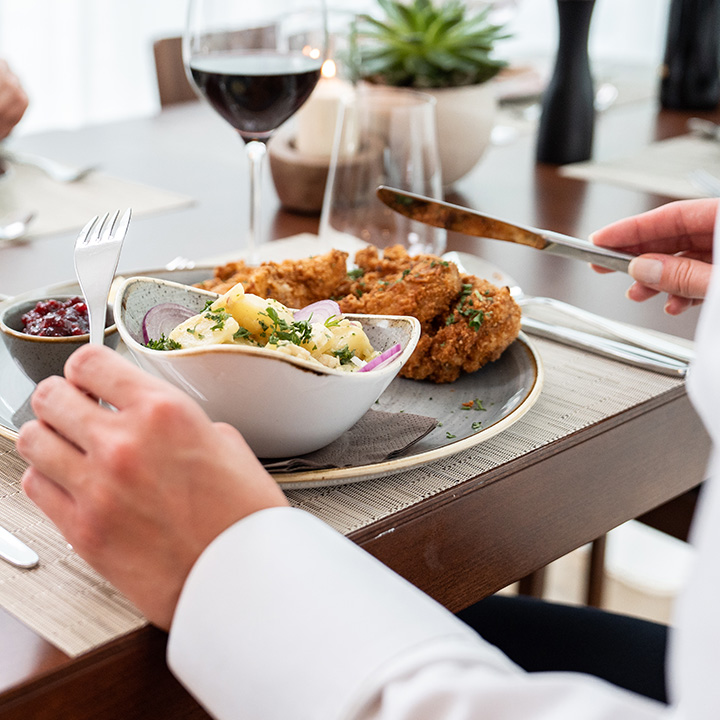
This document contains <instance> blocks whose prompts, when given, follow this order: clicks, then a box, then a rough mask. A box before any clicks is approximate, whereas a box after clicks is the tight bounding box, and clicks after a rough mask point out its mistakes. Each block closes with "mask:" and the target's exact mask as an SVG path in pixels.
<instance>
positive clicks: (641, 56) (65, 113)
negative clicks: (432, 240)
mask: <svg viewBox="0 0 720 720" xmlns="http://www.w3.org/2000/svg"><path fill="white" fill-rule="evenodd" d="M248 1H249V0H238V2H248ZM482 1H483V0H469V2H482ZM497 1H499V2H500V4H501V5H502V6H503V8H502V9H503V11H510V14H511V15H512V19H511V21H510V29H511V30H512V31H513V32H514V37H513V39H512V40H509V41H506V42H505V43H504V44H503V45H501V46H500V48H499V53H498V54H501V55H502V56H503V57H505V58H508V59H515V58H517V59H523V58H527V57H543V56H544V57H552V54H553V53H554V50H555V46H556V38H557V33H556V0H497ZM668 3H669V0H631V2H628V0H596V4H595V10H594V14H593V21H592V31H591V40H590V48H591V55H592V57H593V60H596V59H598V60H603V61H604V60H618V61H622V62H631V63H638V64H643V65H653V66H657V65H658V64H659V63H660V60H661V58H662V50H663V46H664V40H665V38H664V35H665V24H666V17H667V8H668ZM329 4H330V5H331V6H332V7H339V8H347V9H352V10H359V9H364V8H367V7H373V6H374V3H373V2H372V0H329ZM185 7H186V2H185V0H0V56H4V57H5V58H6V59H7V60H8V61H9V62H10V63H11V65H12V66H13V68H14V69H15V71H16V72H17V74H18V75H20V77H21V79H22V80H23V83H24V85H25V87H26V89H27V91H28V94H29V95H30V98H31V108H30V110H29V111H28V113H27V115H26V117H25V118H24V119H23V122H22V123H21V126H20V127H19V128H18V132H21V133H28V132H35V131H39V130H43V129H46V128H56V127H74V126H77V125H82V124H86V123H88V124H92V123H99V122H106V121H109V120H113V119H118V118H126V117H133V116H140V115H148V114H151V113H154V112H157V110H158V107H159V104H158V100H157V89H156V85H155V68H154V65H153V60H152V50H151V48H152V41H153V40H154V39H155V38H157V37H161V36H164V35H177V34H179V33H180V32H181V31H182V27H183V24H184V20H185Z"/></svg>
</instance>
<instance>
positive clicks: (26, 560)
mask: <svg viewBox="0 0 720 720" xmlns="http://www.w3.org/2000/svg"><path fill="white" fill-rule="evenodd" d="M0 558H2V559H3V560H6V561H7V562H9V563H10V564H11V565H15V566H16V567H19V568H27V569H29V568H33V567H35V566H36V565H37V564H38V563H39V562H40V558H39V557H38V555H37V553H36V552H35V551H34V550H33V549H32V548H29V547H28V546H27V545H26V544H25V543H24V542H23V541H22V540H18V538H16V537H15V536H14V535H13V534H12V533H11V532H8V531H7V530H6V529H5V528H3V527H0Z"/></svg>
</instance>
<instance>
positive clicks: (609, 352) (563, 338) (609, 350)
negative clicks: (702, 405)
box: [522, 317, 688, 377]
mask: <svg viewBox="0 0 720 720" xmlns="http://www.w3.org/2000/svg"><path fill="white" fill-rule="evenodd" d="M522 327H523V330H526V331H527V332H529V333H531V334H534V335H538V336H539V337H544V338H548V339H549V340H555V341H557V342H561V343H563V344H565V345H570V346H571V347H576V348H580V349H581V350H587V351H588V352H592V353H595V354H596V355H601V356H603V357H608V358H612V359H613V360H620V361H622V362H624V363H627V364H629V365H634V366H635V367H640V368H644V369H645V370H653V371H654V372H659V373H662V374H664V375H676V376H678V377H685V376H686V375H687V371H688V366H687V363H684V362H681V361H680V360H675V359H673V358H670V357H667V356H665V355H660V354H658V353H654V352H651V351H650V350H643V349H642V348H639V347H636V346H633V345H627V344H625V343H621V342H617V341H615V340H608V339H606V338H601V337H598V336H596V335H591V334H590V333H586V332H582V330H573V329H572V328H565V327H559V326H557V325H551V324H550V323H546V322H543V321H542V320H535V319H534V318H526V317H524V318H523V320H522Z"/></svg>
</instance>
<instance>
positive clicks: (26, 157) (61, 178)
mask: <svg viewBox="0 0 720 720" xmlns="http://www.w3.org/2000/svg"><path fill="white" fill-rule="evenodd" d="M0 159H3V160H7V161H9V162H11V163H15V164H16V165H28V166H30V167H34V168H37V169H38V170H42V172H44V173H45V174H46V175H47V176H48V177H49V178H50V179H51V180H55V182H59V183H73V182H77V181H78V180H82V179H83V178H84V177H85V176H86V175H89V174H90V173H91V172H92V171H93V170H96V169H97V168H96V166H94V165H86V166H83V167H73V166H71V165H65V164H63V163H60V162H58V161H57V160H51V159H50V158H46V157H43V156H42V155H35V154H34V153H24V152H18V151H15V150H9V149H7V148H0Z"/></svg>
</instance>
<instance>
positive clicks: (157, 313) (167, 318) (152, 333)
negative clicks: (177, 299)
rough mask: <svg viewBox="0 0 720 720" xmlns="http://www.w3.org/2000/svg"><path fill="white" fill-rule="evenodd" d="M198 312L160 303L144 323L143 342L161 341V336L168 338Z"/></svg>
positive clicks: (146, 315) (144, 319) (180, 306)
mask: <svg viewBox="0 0 720 720" xmlns="http://www.w3.org/2000/svg"><path fill="white" fill-rule="evenodd" d="M193 315H197V313H196V312H193V311H192V310H190V308H186V307H185V306H184V305H179V304H178V303H160V305H155V307H151V308H150V309H149V310H148V311H147V312H146V313H145V317H144V318H143V321H142V333H143V342H144V343H145V344H146V345H147V344H148V342H149V341H150V340H159V339H160V336H161V335H163V334H164V335H165V337H167V336H168V335H169V334H170V333H171V332H172V331H173V330H174V329H175V328H176V327H177V326H178V325H179V324H180V323H182V322H185V321H186V320H187V319H189V318H191V317H192V316H193Z"/></svg>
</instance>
